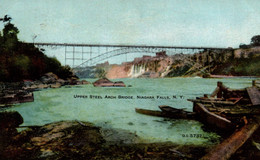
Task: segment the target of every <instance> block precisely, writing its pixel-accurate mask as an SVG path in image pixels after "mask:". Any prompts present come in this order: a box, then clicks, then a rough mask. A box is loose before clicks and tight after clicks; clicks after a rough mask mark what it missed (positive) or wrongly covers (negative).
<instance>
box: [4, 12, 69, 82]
mask: <svg viewBox="0 0 260 160" xmlns="http://www.w3.org/2000/svg"><path fill="white" fill-rule="evenodd" d="M0 21H2V23H3V25H4V28H3V30H2V31H1V32H0V81H21V80H25V79H30V80H35V79H38V78H40V77H41V76H42V75H43V74H45V73H47V72H53V73H55V74H57V75H58V77H60V78H63V79H66V78H68V77H71V76H72V72H71V69H70V67H69V66H62V65H61V63H60V62H59V61H58V60H57V59H56V58H55V57H47V56H46V55H45V54H44V53H43V51H42V50H40V49H39V48H36V47H35V46H34V45H33V44H27V43H23V42H21V41H19V39H18V37H17V35H18V33H19V29H18V28H17V27H16V26H15V25H14V24H12V23H11V21H12V18H11V17H10V16H8V15H5V16H4V18H0Z"/></svg>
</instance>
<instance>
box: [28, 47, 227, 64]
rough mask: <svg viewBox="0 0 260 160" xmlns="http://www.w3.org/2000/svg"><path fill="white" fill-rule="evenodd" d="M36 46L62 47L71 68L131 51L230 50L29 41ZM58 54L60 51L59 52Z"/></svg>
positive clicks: (185, 51)
mask: <svg viewBox="0 0 260 160" xmlns="http://www.w3.org/2000/svg"><path fill="white" fill-rule="evenodd" d="M30 44H34V45H35V46H37V47H38V48H44V47H51V48H56V47H62V48H64V50H63V53H64V60H65V65H66V64H70V66H71V67H72V68H78V67H85V66H93V65H96V64H98V63H101V62H103V61H104V60H106V59H109V58H112V57H116V56H119V55H126V56H125V60H123V61H127V54H132V53H147V54H151V53H156V52H161V51H166V54H167V55H173V54H178V53H183V54H191V53H198V52H200V51H204V50H230V48H217V47H181V46H149V45H111V44H107V45H106V44H74V43H30ZM59 54H60V53H59Z"/></svg>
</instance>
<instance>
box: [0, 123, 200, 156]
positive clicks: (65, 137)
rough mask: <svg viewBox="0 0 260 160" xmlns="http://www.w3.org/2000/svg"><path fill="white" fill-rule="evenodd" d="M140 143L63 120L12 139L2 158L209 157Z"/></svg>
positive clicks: (122, 134) (190, 148)
mask: <svg viewBox="0 0 260 160" xmlns="http://www.w3.org/2000/svg"><path fill="white" fill-rule="evenodd" d="M117 137H118V138H117ZM138 140H139V138H138V137H137V136H136V135H135V134H133V133H130V132H128V131H120V130H108V129H102V128H98V127H95V126H93V125H92V124H90V123H87V122H79V121H61V122H56V123H51V124H47V125H44V126H42V127H31V128H30V129H27V130H25V131H22V132H21V133H20V134H18V135H15V136H13V137H12V136H10V137H9V142H10V143H9V144H8V145H6V146H5V147H2V148H1V150H0V157H1V158H0V159H7V160H8V159H12V160H13V159H194V158H195V159H197V158H199V157H201V156H202V155H203V154H205V147H198V146H176V145H173V144H172V143H156V144H155V143H154V144H151V143H149V144H144V143H143V144H141V143H135V142H136V141H138Z"/></svg>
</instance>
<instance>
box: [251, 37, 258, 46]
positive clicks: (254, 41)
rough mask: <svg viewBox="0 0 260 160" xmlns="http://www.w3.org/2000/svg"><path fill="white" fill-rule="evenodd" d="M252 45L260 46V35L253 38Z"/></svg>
mask: <svg viewBox="0 0 260 160" xmlns="http://www.w3.org/2000/svg"><path fill="white" fill-rule="evenodd" d="M251 44H252V45H253V46H260V35H256V36H254V37H252V38H251Z"/></svg>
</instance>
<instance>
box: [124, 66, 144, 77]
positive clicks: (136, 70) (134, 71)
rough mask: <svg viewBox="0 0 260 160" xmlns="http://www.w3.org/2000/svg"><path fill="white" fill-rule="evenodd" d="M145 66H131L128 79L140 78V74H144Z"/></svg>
mask: <svg viewBox="0 0 260 160" xmlns="http://www.w3.org/2000/svg"><path fill="white" fill-rule="evenodd" d="M145 68H146V67H145V65H144V64H141V65H132V67H131V70H130V73H129V74H128V76H129V77H132V78H136V77H139V76H141V75H142V74H144V73H145V71H146V69H145Z"/></svg>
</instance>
